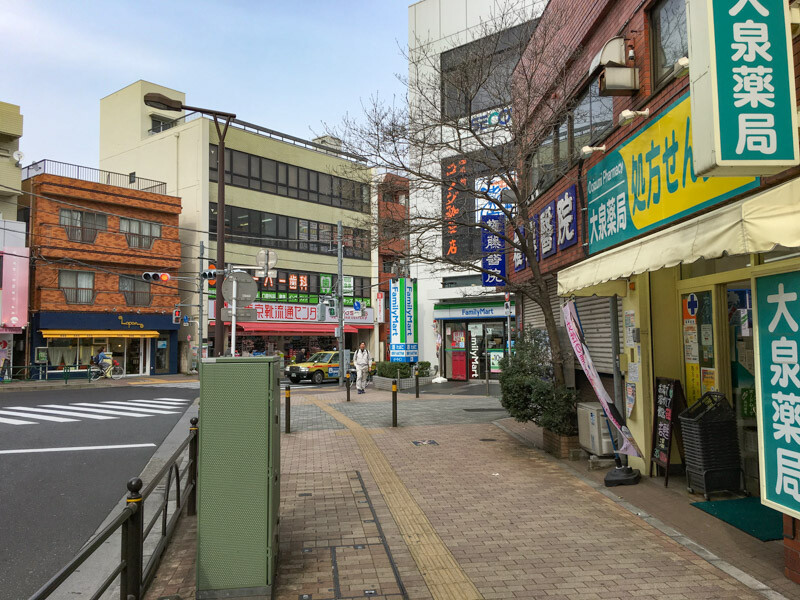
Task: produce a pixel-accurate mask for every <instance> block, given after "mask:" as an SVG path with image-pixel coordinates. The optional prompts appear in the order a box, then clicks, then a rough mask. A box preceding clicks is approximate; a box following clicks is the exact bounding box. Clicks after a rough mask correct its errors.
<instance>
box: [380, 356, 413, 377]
mask: <svg viewBox="0 0 800 600" xmlns="http://www.w3.org/2000/svg"><path fill="white" fill-rule="evenodd" d="M398 369H399V370H400V375H399V376H400V377H401V378H403V377H411V365H410V364H409V363H401V362H389V361H388V360H382V361H381V362H379V363H378V364H377V374H378V377H388V378H389V379H396V378H397V377H398V373H397V371H398Z"/></svg>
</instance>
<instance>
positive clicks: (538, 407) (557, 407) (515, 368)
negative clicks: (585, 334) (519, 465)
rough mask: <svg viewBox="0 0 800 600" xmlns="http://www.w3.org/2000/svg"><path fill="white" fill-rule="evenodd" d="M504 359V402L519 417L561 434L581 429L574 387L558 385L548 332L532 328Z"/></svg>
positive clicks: (506, 407)
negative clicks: (555, 381)
mask: <svg viewBox="0 0 800 600" xmlns="http://www.w3.org/2000/svg"><path fill="white" fill-rule="evenodd" d="M514 350H515V351H514V353H512V354H511V356H506V357H504V358H503V360H502V361H501V363H500V367H501V369H502V372H501V373H500V389H501V392H502V399H501V403H502V405H503V408H505V409H506V410H507V411H508V414H510V415H511V416H512V417H514V418H515V419H516V420H517V421H520V422H527V421H532V422H533V423H536V424H537V425H539V426H540V427H545V428H547V429H549V430H550V431H552V432H553V433H557V434H560V435H574V434H575V433H576V431H577V415H576V412H575V409H576V402H577V394H576V392H575V391H574V390H570V389H567V388H563V387H556V385H555V384H554V382H553V363H552V361H551V358H550V345H549V342H548V338H547V333H546V332H545V331H542V330H538V329H529V330H527V331H525V332H523V333H522V335H520V336H519V337H518V338H517V340H516V343H515V346H514Z"/></svg>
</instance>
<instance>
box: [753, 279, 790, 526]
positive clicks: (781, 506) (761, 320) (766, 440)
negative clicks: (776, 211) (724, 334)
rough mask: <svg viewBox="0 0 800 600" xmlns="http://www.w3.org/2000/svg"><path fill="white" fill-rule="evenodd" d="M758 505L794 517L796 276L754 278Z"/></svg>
mask: <svg viewBox="0 0 800 600" xmlns="http://www.w3.org/2000/svg"><path fill="white" fill-rule="evenodd" d="M755 308H756V334H757V335H756V353H757V358H758V370H757V372H756V382H757V386H758V394H759V396H758V403H757V410H758V423H759V424H760V426H759V428H758V437H759V440H758V445H759V449H758V458H759V461H760V477H761V503H762V504H766V505H768V506H771V507H772V508H774V509H776V510H779V511H781V512H784V513H787V514H790V515H793V516H794V517H795V518H800V410H798V406H800V404H798V403H799V402H800V364H798V352H797V346H798V342H800V323H798V319H800V272H797V271H795V272H792V273H782V274H779V275H768V276H765V277H757V278H756V307H755Z"/></svg>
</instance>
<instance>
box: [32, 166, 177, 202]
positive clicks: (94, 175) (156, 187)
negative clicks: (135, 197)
mask: <svg viewBox="0 0 800 600" xmlns="http://www.w3.org/2000/svg"><path fill="white" fill-rule="evenodd" d="M36 175H58V176H59V177H70V178H72V179H80V180H81V181H90V182H92V183H104V184H107V185H115V186H117V187H123V188H128V189H129V190H139V191H140V192H150V193H153V194H166V193H167V184H166V183H164V182H163V181H155V180H154V179H145V178H143V177H136V176H135V175H133V174H132V173H131V174H125V173H114V172H113V171H102V170H100V169H93V168H92V167H83V166H81V165H73V164H70V163H64V162H59V161H57V160H40V161H38V162H35V163H33V164H30V165H28V166H27V167H23V169H22V179H29V178H30V177H35V176H36Z"/></svg>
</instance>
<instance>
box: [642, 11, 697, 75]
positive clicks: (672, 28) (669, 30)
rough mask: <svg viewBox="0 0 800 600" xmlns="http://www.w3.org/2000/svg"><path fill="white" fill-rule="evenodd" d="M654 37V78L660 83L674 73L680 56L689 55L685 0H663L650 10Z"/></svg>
mask: <svg viewBox="0 0 800 600" xmlns="http://www.w3.org/2000/svg"><path fill="white" fill-rule="evenodd" d="M650 23H651V28H652V32H653V35H652V39H653V80H654V82H655V85H658V84H660V83H661V82H663V81H664V80H666V79H667V78H669V77H670V76H671V74H672V67H673V66H674V65H675V63H676V62H677V61H678V59H679V58H682V57H684V56H689V34H688V29H687V27H686V3H685V1H684V0H661V2H659V3H658V4H656V5H655V6H654V7H653V10H652V11H651V12H650Z"/></svg>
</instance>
